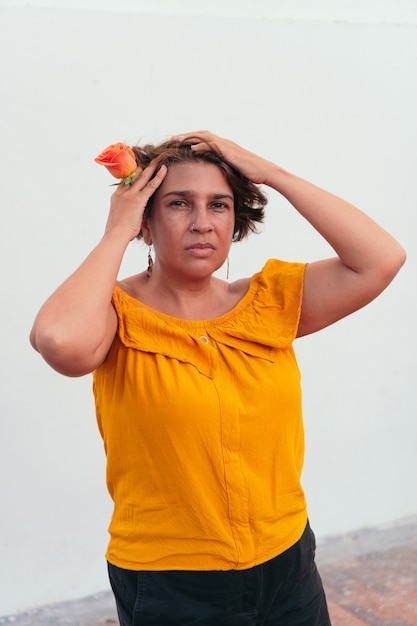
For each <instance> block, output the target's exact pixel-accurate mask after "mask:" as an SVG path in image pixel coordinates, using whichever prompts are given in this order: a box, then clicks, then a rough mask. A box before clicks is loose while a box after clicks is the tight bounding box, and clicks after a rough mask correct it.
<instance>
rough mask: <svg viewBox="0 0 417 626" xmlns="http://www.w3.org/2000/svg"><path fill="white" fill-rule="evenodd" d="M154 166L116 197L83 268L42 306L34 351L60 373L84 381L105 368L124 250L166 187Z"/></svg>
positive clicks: (162, 171) (33, 334) (33, 337)
mask: <svg viewBox="0 0 417 626" xmlns="http://www.w3.org/2000/svg"><path fill="white" fill-rule="evenodd" d="M154 171H155V167H154V165H152V164H151V165H150V166H149V167H148V168H146V170H144V171H143V172H141V171H140V170H138V172H137V176H136V178H135V182H134V183H133V185H132V186H125V185H121V186H119V187H118V188H117V190H116V192H115V193H114V194H113V196H112V200H111V207H110V213H109V218H108V221H107V225H106V230H105V233H104V235H103V237H102V239H101V240H100V242H99V243H98V245H97V246H96V247H95V248H94V250H92V252H91V253H90V254H89V255H88V257H87V258H86V259H85V261H84V262H83V263H82V264H81V265H80V267H79V268H78V269H77V270H76V271H75V272H74V273H73V274H72V275H71V276H70V277H69V278H68V279H67V280H66V281H65V282H64V283H63V284H62V285H61V286H60V287H58V289H57V290H56V291H55V292H54V293H53V294H52V295H51V296H50V297H49V298H48V300H47V301H46V302H45V303H44V305H43V306H42V307H41V309H40V311H39V313H38V315H37V317H36V319H35V322H34V325H33V327H32V330H31V333H30V341H31V344H32V346H33V347H34V348H35V350H37V351H38V352H40V354H41V355H42V356H43V358H44V359H45V361H47V362H48V363H49V364H50V365H51V366H52V367H53V368H54V369H56V370H57V371H58V372H60V373H62V374H65V375H67V376H82V375H84V374H87V373H89V372H91V371H93V370H94V369H95V368H96V367H98V365H100V364H101V363H102V362H103V360H104V359H105V357H106V354H107V352H108V350H109V348H110V346H111V343H112V341H113V339H114V335H115V333H116V328H117V318H116V313H115V311H114V309H113V307H112V304H111V298H112V293H113V288H114V285H115V282H116V279H117V274H118V271H119V268H120V264H121V262H122V259H123V255H124V253H125V250H126V248H127V246H128V244H129V242H130V241H132V239H134V238H135V237H136V235H137V233H138V232H139V230H140V228H141V224H142V216H143V211H144V208H145V206H146V203H147V201H148V199H149V198H150V196H151V195H152V194H153V193H154V191H155V190H156V189H157V188H158V186H159V185H160V184H161V182H162V180H163V178H164V176H165V174H166V167H165V166H163V167H161V169H160V170H159V172H158V173H157V174H156V175H155V177H154V178H153V179H152V180H150V178H151V176H152V175H153V173H154Z"/></svg>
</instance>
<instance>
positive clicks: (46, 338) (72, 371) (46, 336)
mask: <svg viewBox="0 0 417 626" xmlns="http://www.w3.org/2000/svg"><path fill="white" fill-rule="evenodd" d="M30 343H31V345H32V346H33V348H34V349H35V350H37V352H39V354H40V355H41V356H42V358H43V359H44V360H45V361H46V363H48V365H50V366H51V367H52V368H53V369H54V370H55V371H57V372H58V373H59V374H63V375H64V376H69V377H80V376H85V375H86V374H90V373H91V372H92V371H93V370H94V369H95V368H96V367H97V366H98V363H96V361H95V359H94V354H91V355H90V354H89V353H88V352H87V351H86V348H85V345H84V346H80V345H78V344H77V342H76V341H74V339H68V338H66V337H63V336H60V335H59V334H57V333H54V332H52V331H51V330H50V329H49V330H46V331H43V332H38V333H36V331H35V330H34V329H32V331H31V334H30Z"/></svg>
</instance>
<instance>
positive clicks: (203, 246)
mask: <svg viewBox="0 0 417 626" xmlns="http://www.w3.org/2000/svg"><path fill="white" fill-rule="evenodd" d="M192 249H196V250H205V249H209V250H214V246H213V245H212V244H211V243H193V244H192V245H191V246H188V248H187V250H192Z"/></svg>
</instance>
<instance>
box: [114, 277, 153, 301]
mask: <svg viewBox="0 0 417 626" xmlns="http://www.w3.org/2000/svg"><path fill="white" fill-rule="evenodd" d="M146 279H147V277H146V272H142V273H141V274H135V275H134V276H128V277H127V278H123V279H121V280H118V281H117V283H116V285H117V286H118V287H119V288H120V289H122V290H123V291H124V292H125V293H127V294H128V295H129V296H132V298H136V299H138V300H140V299H141V298H140V296H141V293H142V291H143V287H144V285H145V284H146V282H145V281H146Z"/></svg>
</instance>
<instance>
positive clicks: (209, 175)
mask: <svg viewBox="0 0 417 626" xmlns="http://www.w3.org/2000/svg"><path fill="white" fill-rule="evenodd" d="M168 187H169V188H171V187H175V188H177V189H203V188H204V189H205V188H207V189H210V190H211V191H213V192H216V193H217V192H218V191H219V190H220V191H227V192H228V193H230V192H231V188H230V185H229V183H228V182H227V180H226V177H225V175H224V173H223V171H222V170H221V169H220V168H219V167H217V165H214V163H202V162H198V161H197V162H194V163H171V164H169V165H168V172H167V175H166V176H165V178H164V180H163V182H162V185H161V187H160V188H159V189H161V190H162V189H164V190H165V191H166V190H167V189H168Z"/></svg>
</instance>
